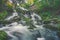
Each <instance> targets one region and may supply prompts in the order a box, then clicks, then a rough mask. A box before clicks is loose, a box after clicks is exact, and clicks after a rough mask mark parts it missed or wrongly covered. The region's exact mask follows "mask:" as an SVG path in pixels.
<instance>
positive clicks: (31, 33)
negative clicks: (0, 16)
mask: <svg viewBox="0 0 60 40" xmlns="http://www.w3.org/2000/svg"><path fill="white" fill-rule="evenodd" d="M13 1H16V4H17V6H18V8H19V9H22V10H25V11H28V10H27V9H25V8H23V7H20V6H19V3H18V2H17V1H18V0H13ZM10 2H12V0H10ZM14 17H20V15H18V12H17V11H16V10H15V9H14V12H13V13H12V15H11V16H9V17H7V18H6V19H5V20H7V21H9V20H12V19H13V18H14ZM23 17H25V18H30V23H29V25H28V24H26V21H24V20H23ZM18 22H19V23H18ZM18 22H12V23H11V24H7V25H5V26H3V27H1V28H0V30H3V31H5V32H6V33H7V35H8V37H9V38H8V40H59V38H58V36H57V35H56V32H55V31H51V30H49V29H47V28H44V27H43V23H42V18H41V17H40V15H38V14H37V13H35V12H31V13H29V15H28V14H23V16H22V18H21V20H19V21H18ZM23 24H25V25H23ZM31 25H33V26H35V27H36V28H33V29H29V27H30V26H31ZM33 26H32V27H33Z"/></svg>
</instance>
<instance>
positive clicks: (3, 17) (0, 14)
mask: <svg viewBox="0 0 60 40" xmlns="http://www.w3.org/2000/svg"><path fill="white" fill-rule="evenodd" d="M6 16H7V11H3V12H1V13H0V21H2V20H4V19H5V17H6Z"/></svg>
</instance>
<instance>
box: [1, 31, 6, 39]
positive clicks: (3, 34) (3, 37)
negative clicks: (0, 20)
mask: <svg viewBox="0 0 60 40" xmlns="http://www.w3.org/2000/svg"><path fill="white" fill-rule="evenodd" d="M0 40H7V34H6V33H5V32H4V31H1V30H0Z"/></svg>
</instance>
